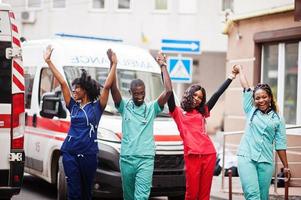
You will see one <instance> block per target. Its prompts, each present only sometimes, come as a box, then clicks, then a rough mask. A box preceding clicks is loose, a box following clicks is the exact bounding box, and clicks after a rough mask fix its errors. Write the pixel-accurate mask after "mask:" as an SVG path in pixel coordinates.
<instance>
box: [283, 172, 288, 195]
mask: <svg viewBox="0 0 301 200" xmlns="http://www.w3.org/2000/svg"><path fill="white" fill-rule="evenodd" d="M284 175H285V182H284V188H285V190H284V200H288V187H289V181H287V179H288V173H287V171H285V172H284Z"/></svg>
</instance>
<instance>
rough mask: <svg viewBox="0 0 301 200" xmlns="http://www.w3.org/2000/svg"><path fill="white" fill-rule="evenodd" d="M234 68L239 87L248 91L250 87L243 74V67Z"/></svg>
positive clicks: (236, 66)
mask: <svg viewBox="0 0 301 200" xmlns="http://www.w3.org/2000/svg"><path fill="white" fill-rule="evenodd" d="M234 68H235V69H236V70H238V71H239V81H240V84H241V87H243V88H244V89H249V88H250V85H249V83H248V80H247V78H246V75H245V73H244V70H243V67H242V66H241V65H235V66H234Z"/></svg>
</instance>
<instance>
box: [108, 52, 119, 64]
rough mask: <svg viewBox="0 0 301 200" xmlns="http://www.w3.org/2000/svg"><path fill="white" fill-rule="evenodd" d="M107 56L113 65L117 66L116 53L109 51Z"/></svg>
mask: <svg viewBox="0 0 301 200" xmlns="http://www.w3.org/2000/svg"><path fill="white" fill-rule="evenodd" d="M107 56H108V58H109V60H110V62H111V64H117V56H116V53H115V52H114V51H112V49H108V51H107Z"/></svg>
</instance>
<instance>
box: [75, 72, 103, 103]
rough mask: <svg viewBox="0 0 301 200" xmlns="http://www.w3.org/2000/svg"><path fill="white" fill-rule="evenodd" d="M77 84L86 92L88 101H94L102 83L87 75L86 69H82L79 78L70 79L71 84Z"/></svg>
mask: <svg viewBox="0 0 301 200" xmlns="http://www.w3.org/2000/svg"><path fill="white" fill-rule="evenodd" d="M74 85H79V86H80V87H81V88H83V89H84V90H85V91H86V92H87V96H88V98H89V100H90V101H95V100H96V99H97V98H98V97H99V95H100V88H101V87H102V85H101V84H100V83H98V82H97V81H96V80H94V79H92V78H91V76H90V75H88V73H87V71H86V70H84V69H82V74H81V76H80V77H79V78H76V79H74V80H73V81H72V86H74Z"/></svg>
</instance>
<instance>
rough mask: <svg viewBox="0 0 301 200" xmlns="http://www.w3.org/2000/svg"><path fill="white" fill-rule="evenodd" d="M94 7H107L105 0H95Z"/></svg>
mask: <svg viewBox="0 0 301 200" xmlns="http://www.w3.org/2000/svg"><path fill="white" fill-rule="evenodd" d="M92 8H95V9H104V8H105V0H93V5H92Z"/></svg>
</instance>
